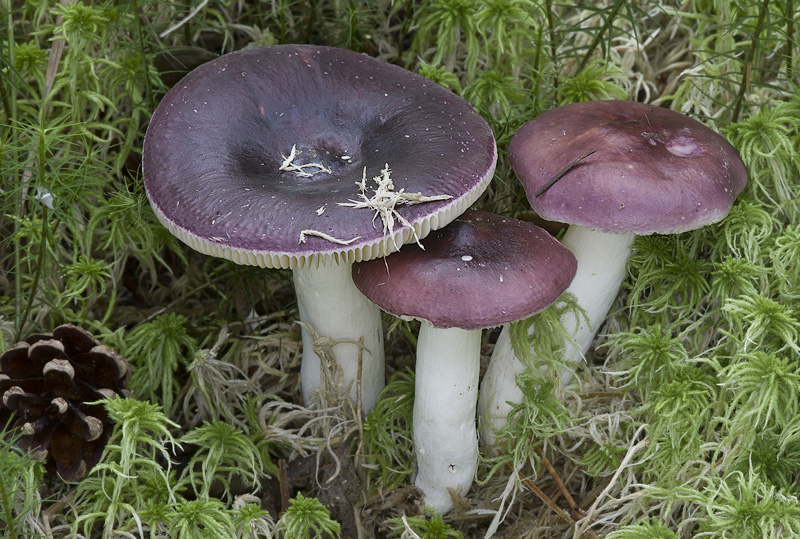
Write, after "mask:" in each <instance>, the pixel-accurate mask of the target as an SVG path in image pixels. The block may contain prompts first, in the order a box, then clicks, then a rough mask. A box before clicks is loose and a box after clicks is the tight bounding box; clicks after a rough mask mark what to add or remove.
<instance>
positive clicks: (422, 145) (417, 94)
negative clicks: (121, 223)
mask: <svg viewBox="0 0 800 539" xmlns="http://www.w3.org/2000/svg"><path fill="white" fill-rule="evenodd" d="M293 154H294V156H293ZM287 160H289V161H290V163H291V164H293V165H295V166H296V167H298V168H295V169H294V171H293V170H287V169H284V170H281V166H282V165H283V164H284V163H286V161H287ZM496 160H497V149H496V145H495V141H494V137H493V134H492V131H491V129H490V128H489V126H488V124H487V123H486V122H485V121H484V120H483V118H481V117H480V115H479V114H478V113H477V112H475V111H474V109H473V108H472V107H471V106H470V105H469V104H468V103H467V102H466V101H464V100H463V99H461V98H459V97H458V96H456V95H455V94H453V93H452V92H450V91H449V90H446V89H444V88H443V87H441V86H439V85H437V84H435V83H434V82H431V81H429V80H427V79H425V78H423V77H421V76H419V75H416V74H414V73H411V72H409V71H406V70H404V69H402V68H400V67H397V66H394V65H391V64H388V63H385V62H383V61H381V60H378V59H375V58H371V57H369V56H366V55H363V54H358V53H355V52H352V51H349V50H344V49H337V48H332V47H322V46H311V45H275V46H268V47H260V48H254V49H249V50H241V51H238V52H234V53H231V54H226V55H224V56H221V57H219V58H217V59H215V60H213V61H210V62H208V63H206V64H203V65H201V66H200V67H198V68H197V69H195V70H194V71H192V72H191V73H189V74H188V75H187V76H186V77H184V78H183V79H182V80H181V82H180V83H178V84H177V85H176V86H174V87H173V88H172V89H171V90H170V91H169V92H168V93H167V94H166V95H165V97H164V99H163V100H162V101H161V103H160V104H159V106H158V108H157V109H156V111H155V113H154V114H153V117H152V119H151V121H150V125H149V127H148V130H147V133H146V136H145V141H144V148H143V159H142V166H143V172H144V178H145V188H146V190H147V196H148V198H149V200H150V203H151V205H152V207H153V210H154V211H155V213H156V215H157V216H158V219H159V220H160V221H161V223H162V224H164V226H166V227H167V228H168V229H169V230H170V231H171V232H172V233H173V234H174V235H176V236H177V237H179V238H180V239H181V240H182V241H184V242H185V243H187V244H188V245H190V246H191V247H193V248H194V249H196V250H198V251H200V252H203V253H206V254H210V255H214V256H219V257H223V258H228V259H231V260H233V261H235V262H237V263H240V264H249V265H258V266H262V267H281V268H289V267H295V266H297V265H300V266H302V265H304V264H306V263H309V262H310V261H312V260H318V261H328V260H331V259H332V260H333V261H335V262H340V261H349V262H353V261H359V260H367V259H371V258H374V257H377V256H381V255H383V254H385V253H388V252H391V251H392V250H394V249H395V247H394V243H393V242H392V238H390V237H388V236H386V235H384V230H383V223H382V221H381V218H380V217H377V218H376V214H375V211H373V210H371V209H368V208H352V207H345V206H340V205H338V203H348V202H350V201H352V200H362V199H361V197H360V196H359V195H360V193H361V191H360V190H359V188H358V186H357V185H356V182H360V181H361V180H362V178H364V177H365V178H366V196H367V197H369V196H370V195H372V194H373V191H372V190H373V188H374V187H375V184H374V183H373V181H372V178H374V177H378V176H380V175H381V170H382V169H383V168H384V166H386V165H388V168H389V169H390V170H391V179H392V182H393V184H394V191H395V192H399V191H400V190H404V191H405V193H421V194H422V195H423V196H435V195H449V196H451V197H452V198H449V199H447V200H439V201H434V202H424V203H420V204H413V205H411V204H402V205H397V206H396V207H395V208H394V209H395V210H396V211H397V214H399V215H402V216H403V217H404V218H405V219H406V220H407V221H408V222H410V223H411V224H412V225H413V227H414V230H416V232H417V234H418V235H419V237H424V236H425V235H426V234H427V233H428V232H429V231H430V230H432V229H436V228H439V227H441V226H444V225H445V224H447V223H448V222H450V221H451V220H452V219H453V218H454V217H455V216H456V215H458V214H460V213H461V212H462V211H464V210H465V209H466V208H468V207H469V205H470V204H472V202H474V201H475V200H476V199H477V198H478V196H480V194H481V193H482V192H483V191H484V189H485V188H486V186H487V185H488V183H489V182H490V181H491V178H492V175H493V173H494V167H495V163H496ZM314 163H316V164H318V165H320V167H315V166H305V167H304V166H303V165H312V164H314ZM322 167H324V168H325V169H326V170H327V171H329V172H321V170H322ZM304 173H305V174H309V175H308V176H304V175H303V174H304ZM395 217H397V215H395ZM304 230H314V231H317V232H319V233H322V234H327V235H328V236H330V237H333V238H336V239H339V240H342V241H347V240H352V239H353V238H357V239H355V240H354V241H353V242H352V243H349V244H348V245H342V244H338V243H334V242H333V241H330V240H328V239H324V238H323V237H319V236H314V235H308V236H307V237H306V241H305V242H304V243H300V236H301V232H303V231H304ZM394 240H395V242H396V244H397V245H398V246H399V245H402V244H403V243H405V242H407V241H411V240H413V234H412V232H411V229H409V228H408V227H404V226H403V225H402V224H401V223H400V222H399V220H398V219H396V220H395V227H394Z"/></svg>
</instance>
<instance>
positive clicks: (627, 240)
mask: <svg viewBox="0 0 800 539" xmlns="http://www.w3.org/2000/svg"><path fill="white" fill-rule="evenodd" d="M634 237H635V235H634V234H610V233H607V232H600V231H598V230H592V229H589V228H585V227H581V226H576V225H571V226H570V227H569V229H567V232H566V233H565V234H564V237H563V239H562V243H563V244H564V246H565V247H566V248H567V249H569V250H570V251H572V254H574V255H575V258H576V259H577V260H578V270H577V272H576V273H575V278H574V279H573V280H572V284H570V285H569V288H567V290H566V292H569V293H571V294H574V295H575V297H576V298H577V301H578V305H580V306H581V307H582V308H583V309H584V311H586V318H585V319H584V318H580V324H579V325H578V326H577V327H576V323H575V316H574V315H573V314H572V313H568V314H566V315H565V316H564V317H562V319H561V323H562V324H563V325H564V329H565V330H566V331H567V333H568V334H570V335H572V339H573V341H574V342H575V345H577V346H575V345H573V344H572V343H567V345H566V350H565V351H564V359H565V360H566V361H567V362H569V363H573V364H577V363H579V362H581V361H583V360H584V355H585V354H586V352H587V351H588V350H589V347H590V346H591V344H592V341H593V340H594V336H595V334H596V333H597V330H598V329H599V327H600V325H601V324H602V323H603V320H605V318H606V315H607V314H608V310H609V309H610V308H611V304H612V303H613V302H614V299H615V298H616V297H617V294H618V293H619V287H620V286H621V285H622V281H623V280H624V279H625V274H626V273H625V267H626V265H627V262H628V256H629V255H630V250H631V244H632V243H633V239H634ZM523 370H524V367H523V365H522V364H521V363H520V361H519V360H518V359H517V357H516V355H514V351H513V349H512V347H511V338H510V337H509V335H508V327H507V326H504V327H503V330H502V332H501V333H500V337H499V338H498V339H497V344H495V347H494V352H493V353H492V357H491V360H490V361H489V367H488V368H487V370H486V373H485V374H484V375H483V383H482V385H481V400H480V403H479V405H478V410H479V411H480V416H481V443H482V444H483V445H486V446H488V445H492V444H493V443H494V431H495V430H496V429H499V428H501V427H502V426H503V425H505V424H506V416H507V415H508V412H509V411H510V410H511V405H509V404H507V402H509V401H510V402H519V400H520V399H521V398H522V391H521V390H520V389H519V387H517V384H516V377H517V375H519V374H521V373H522V371H523ZM561 378H562V382H563V383H564V384H567V383H569V381H570V379H571V378H572V373H570V372H569V371H565V372H564V373H562V375H561Z"/></svg>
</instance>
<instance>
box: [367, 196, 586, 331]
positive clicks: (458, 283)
mask: <svg viewBox="0 0 800 539" xmlns="http://www.w3.org/2000/svg"><path fill="white" fill-rule="evenodd" d="M423 244H424V247H425V249H424V250H422V249H420V248H419V247H418V246H417V245H406V246H404V247H403V248H402V249H401V250H400V251H399V252H397V253H394V254H392V255H390V256H387V257H386V258H385V259H376V260H371V261H369V262H362V263H360V264H354V265H353V282H354V283H355V284H356V287H358V289H359V290H360V291H361V292H362V293H363V294H364V295H365V296H366V297H367V298H369V299H370V300H371V301H372V302H374V303H375V304H377V305H378V306H379V307H380V308H381V309H383V310H384V311H386V312H388V313H390V314H393V315H395V316H401V317H407V318H418V319H421V320H427V321H428V322H430V323H431V324H433V325H434V326H435V327H438V328H450V327H458V328H461V329H482V328H487V327H492V326H497V325H500V324H505V323H506V322H511V321H514V320H519V319H521V318H524V317H526V316H529V315H531V314H534V313H536V312H538V311H541V310H542V309H544V308H545V307H547V306H548V305H550V304H551V303H553V302H554V301H555V300H556V299H558V296H559V295H561V293H562V292H563V291H564V290H566V288H567V287H568V286H569V284H570V282H572V278H573V277H574V276H575V270H576V269H577V261H576V260H575V257H574V256H573V255H572V253H571V252H570V251H569V250H568V249H567V248H566V247H564V246H563V245H561V244H560V243H559V242H558V241H556V240H555V239H554V238H553V237H552V236H551V235H550V234H548V233H547V232H546V231H545V230H543V229H542V228H539V227H538V226H536V225H534V224H533V223H529V222H526V221H519V220H517V219H512V218H510V217H502V216H499V215H494V214H491V213H486V212H481V211H477V210H468V211H466V212H464V214H463V215H461V216H459V217H457V218H456V219H455V221H453V222H452V223H450V224H449V225H448V226H446V227H444V228H442V229H440V230H437V231H435V232H432V233H431V234H430V236H428V237H427V238H426V239H425V241H424V242H423Z"/></svg>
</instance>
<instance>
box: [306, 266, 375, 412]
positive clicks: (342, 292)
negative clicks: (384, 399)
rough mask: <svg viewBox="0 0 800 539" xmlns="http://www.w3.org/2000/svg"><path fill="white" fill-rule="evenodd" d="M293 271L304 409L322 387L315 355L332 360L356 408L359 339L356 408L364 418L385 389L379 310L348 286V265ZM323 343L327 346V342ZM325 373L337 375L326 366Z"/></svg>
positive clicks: (333, 367) (317, 357)
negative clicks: (300, 324) (359, 405)
mask: <svg viewBox="0 0 800 539" xmlns="http://www.w3.org/2000/svg"><path fill="white" fill-rule="evenodd" d="M293 271H294V273H293V275H294V288H295V293H296V294H297V307H298V310H299V314H300V320H301V321H302V322H303V328H302V337H303V362H302V365H301V367H300V381H301V385H302V388H303V400H304V401H305V402H306V403H308V402H309V399H310V397H311V393H312V392H313V391H314V390H316V389H319V388H320V387H321V385H322V370H321V361H323V359H321V358H320V357H319V355H318V354H317V351H319V353H321V354H322V355H323V356H326V355H328V354H332V355H333V357H335V359H336V363H337V364H338V367H339V368H340V369H341V380H342V382H343V384H344V387H347V386H348V385H349V386H350V397H351V398H352V399H353V402H356V395H357V393H356V390H357V387H356V384H357V378H358V361H359V360H358V357H359V344H358V340H359V338H360V337H362V336H363V337H364V344H363V352H362V353H361V364H362V365H361V403H362V408H363V410H364V412H365V413H366V412H368V411H369V410H371V409H372V408H373V406H375V402H376V401H377V399H378V393H380V391H381V389H382V388H383V385H384V353H383V328H382V326H381V313H380V309H379V308H378V307H377V306H376V305H375V304H374V303H372V302H371V301H369V300H368V299H367V298H365V297H364V295H363V294H362V293H361V292H359V290H358V289H357V288H356V287H355V285H354V284H353V279H352V277H351V271H352V264H349V263H342V264H337V263H335V262H320V263H319V264H313V263H312V264H306V265H305V266H304V267H302V268H300V267H296V268H295V269H294V270H293ZM325 338H327V339H330V340H328V341H327V342H326V341H325V340H323V339H325ZM315 341H316V342H315ZM315 345H316V350H315ZM328 357H330V356H328ZM328 369H330V370H331V371H332V372H334V373H335V372H336V371H337V369H336V366H335V365H329V366H328Z"/></svg>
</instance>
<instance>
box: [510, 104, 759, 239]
mask: <svg viewBox="0 0 800 539" xmlns="http://www.w3.org/2000/svg"><path fill="white" fill-rule="evenodd" d="M594 150H596V152H595V153H593V154H592V155H590V156H587V157H586V158H585V159H582V160H580V161H579V162H578V163H576V164H575V165H574V166H573V167H572V168H571V169H569V170H568V171H567V173H566V174H564V175H563V176H562V177H561V178H560V179H559V180H558V181H556V182H555V183H554V184H553V185H552V186H551V187H550V188H549V189H547V190H546V191H544V192H543V193H542V194H540V195H539V196H535V193H536V192H537V191H538V190H539V189H540V188H542V187H543V186H544V185H545V184H546V183H547V182H548V180H550V179H551V178H552V177H553V176H555V175H557V174H558V173H559V172H560V171H562V170H563V169H564V168H566V167H567V165H569V164H570V163H571V162H573V161H574V160H576V159H578V158H579V157H581V156H583V155H585V154H587V153H589V152H592V151H594ZM509 158H510V161H511V165H512V167H513V168H514V171H515V172H516V174H517V176H518V177H519V179H520V181H521V182H522V184H523V186H524V187H525V192H526V194H527V195H528V200H529V201H530V204H531V206H532V207H533V209H534V211H536V213H538V214H539V215H540V216H542V217H543V218H545V219H548V220H551V221H560V222H566V223H571V224H577V225H582V226H585V227H588V228H593V229H598V230H602V231H604V232H613V233H629V232H634V233H636V234H653V233H659V234H666V233H673V232H683V231H687V230H693V229H695V228H700V227H702V226H705V225H707V224H710V223H714V222H717V221H719V220H721V219H722V218H723V217H725V215H727V214H728V212H729V211H730V209H731V206H732V205H733V201H734V200H735V199H736V196H737V195H738V194H739V193H740V192H741V191H742V189H744V186H745V183H746V182H747V170H746V169H745V167H744V164H743V163H742V161H741V159H740V158H739V155H738V154H737V152H736V149H735V148H734V147H733V146H731V144H729V143H728V142H727V141H726V140H725V139H724V138H723V137H722V136H721V135H719V134H717V133H716V132H714V131H713V130H711V129H710V128H708V127H706V126H705V125H703V124H701V123H700V122H698V121H696V120H694V119H692V118H689V117H688V116H685V115H683V114H681V113H678V112H675V111H671V110H668V109H664V108H661V107H657V106H653V105H645V104H642V103H636V102H632V101H593V102H584V103H574V104H570V105H565V106H562V107H558V108H555V109H553V110H550V111H547V112H545V113H543V114H541V115H539V116H537V117H536V118H535V119H534V120H532V121H530V122H528V123H527V124H525V125H524V126H523V127H522V128H521V129H520V130H519V131H518V132H517V134H516V135H515V136H514V138H513V139H512V140H511V144H510V145H509Z"/></svg>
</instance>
